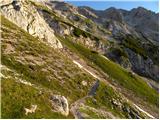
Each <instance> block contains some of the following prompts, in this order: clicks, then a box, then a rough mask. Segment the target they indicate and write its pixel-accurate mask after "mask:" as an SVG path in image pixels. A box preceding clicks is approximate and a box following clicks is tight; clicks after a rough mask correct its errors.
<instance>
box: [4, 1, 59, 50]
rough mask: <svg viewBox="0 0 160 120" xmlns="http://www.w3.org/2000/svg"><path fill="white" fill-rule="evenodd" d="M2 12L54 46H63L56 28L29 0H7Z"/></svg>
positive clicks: (30, 32)
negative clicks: (50, 24) (47, 21)
mask: <svg viewBox="0 0 160 120" xmlns="http://www.w3.org/2000/svg"><path fill="white" fill-rule="evenodd" d="M1 12H2V14H3V15H4V16H5V17H6V18H8V19H9V20H10V21H12V22H13V23H15V24H16V25H18V26H19V27H21V28H23V29H24V30H25V31H27V32H28V33H29V34H31V35H33V36H35V37H39V38H40V39H41V40H45V41H46V43H47V44H49V45H51V46H52V47H54V48H62V45H61V43H60V42H59V40H58V39H57V38H56V37H55V35H54V30H53V29H51V28H50V27H49V26H48V24H47V23H46V22H45V20H44V19H43V18H42V16H41V15H40V14H39V13H38V11H37V9H36V8H35V6H33V5H32V4H31V3H29V2H27V1H21V2H20V1H12V0H11V1H8V2H7V1H5V2H4V3H3V4H2V5H1Z"/></svg>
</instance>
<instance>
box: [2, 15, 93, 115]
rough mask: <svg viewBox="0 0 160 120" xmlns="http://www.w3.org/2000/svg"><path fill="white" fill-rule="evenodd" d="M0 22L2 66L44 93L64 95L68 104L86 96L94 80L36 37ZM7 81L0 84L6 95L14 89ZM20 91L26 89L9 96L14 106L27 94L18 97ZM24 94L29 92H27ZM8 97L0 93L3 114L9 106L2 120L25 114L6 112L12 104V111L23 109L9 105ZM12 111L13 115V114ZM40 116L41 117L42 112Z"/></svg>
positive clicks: (9, 23)
mask: <svg viewBox="0 0 160 120" xmlns="http://www.w3.org/2000/svg"><path fill="white" fill-rule="evenodd" d="M1 20H2V38H3V39H2V58H1V61H2V64H3V65H5V66H7V67H8V68H10V69H13V70H15V71H16V72H17V73H18V74H20V75H21V79H24V80H27V81H30V82H31V83H34V84H36V85H38V86H41V87H43V88H45V89H47V90H51V91H52V92H53V93H55V94H61V95H64V96H66V97H67V99H68V100H69V104H70V103H72V102H73V101H75V100H77V99H79V98H80V97H83V96H85V95H86V94H87V92H88V90H89V88H90V86H91V85H92V82H93V81H94V78H93V77H91V76H90V75H88V74H86V73H84V72H83V71H81V70H80V69H79V68H77V67H76V66H75V65H74V64H73V63H72V62H71V61H70V60H69V59H68V58H66V57H65V56H63V54H62V53H61V52H58V51H57V50H54V49H53V48H51V47H49V46H47V45H45V44H44V43H42V42H40V41H39V40H38V39H37V38H34V37H32V36H31V35H29V34H28V33H27V32H25V31H24V30H22V29H20V28H19V27H17V26H16V25H14V24H13V23H11V22H10V21H8V20H7V19H5V18H4V17H3V16H1ZM8 46H12V48H14V52H10V53H8V52H7V50H9V48H8ZM26 56H31V58H33V59H26ZM36 59H39V60H40V64H36V62H35V61H36ZM42 63H43V64H42ZM13 80H14V79H13ZM83 80H86V81H87V82H88V86H86V87H84V86H83V85H82V84H81V81H83ZM9 81H12V80H8V82H7V81H4V82H2V86H3V88H2V89H5V91H6V92H9V90H10V89H13V88H14V87H13V86H10V85H9V84H8V83H9ZM11 84H13V85H14V84H16V83H14V82H13V83H11ZM7 86H8V87H7ZM17 86H19V85H17ZM23 89H25V87H24V88H23V87H19V89H16V91H15V93H14V92H13V93H12V92H11V93H10V97H11V96H12V97H14V96H15V95H16V97H17V104H18V103H19V102H20V103H21V101H22V99H24V98H25V97H27V95H28V94H23V93H22V92H21V93H20V94H18V93H19V92H20V91H23ZM31 91H32V90H31ZM2 92H3V91H2ZM27 92H28V93H29V92H30V91H29V89H28V91H27ZM7 94H8V93H2V102H4V104H2V111H3V108H4V107H5V104H6V103H7V106H8V108H5V113H4V112H2V117H3V118H14V117H15V115H14V114H16V113H17V114H20V113H21V114H23V112H24V111H21V112H20V111H14V110H13V109H9V107H11V106H12V105H13V106H12V107H13V108H14V107H18V108H19V107H22V105H23V104H20V106H17V104H13V103H14V101H13V103H12V102H9V101H10V99H8V98H6V96H7ZM25 95H26V96H25ZM22 96H24V97H22ZM48 99H49V98H48ZM26 100H28V99H26ZM31 100H32V99H31ZM24 101H25V100H24ZM28 102H31V101H28ZM44 103H45V102H44ZM3 105H4V106H3ZM7 106H6V107H7ZM19 110H20V108H19ZM13 112H15V113H14V114H13ZM19 112H20V113H19ZM40 113H41V114H42V113H43V112H40ZM42 115H43V114H42ZM16 116H17V118H21V117H23V116H20V115H16ZM31 117H32V118H37V117H38V115H37V116H36V115H35V116H34V115H33V116H31ZM44 117H46V118H49V116H47V115H44ZM50 117H51V116H50ZM52 118H57V116H52Z"/></svg>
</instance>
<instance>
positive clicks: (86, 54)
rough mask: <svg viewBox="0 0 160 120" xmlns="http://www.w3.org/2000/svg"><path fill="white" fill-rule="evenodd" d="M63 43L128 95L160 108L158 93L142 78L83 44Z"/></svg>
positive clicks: (67, 41)
mask: <svg viewBox="0 0 160 120" xmlns="http://www.w3.org/2000/svg"><path fill="white" fill-rule="evenodd" d="M61 39H62V38H61ZM62 42H63V44H65V45H67V46H68V48H69V49H70V50H71V51H73V52H76V53H77V54H79V55H81V56H82V57H83V58H84V59H87V60H89V61H91V62H92V63H94V64H95V65H97V66H98V67H99V68H101V69H102V70H103V71H104V72H105V73H107V74H108V75H109V76H110V78H113V79H114V80H115V81H114V82H116V83H117V84H118V85H119V86H120V87H122V88H123V89H126V90H127V91H128V93H129V92H131V93H133V94H134V95H135V96H137V97H140V98H141V99H143V101H145V102H148V103H150V104H152V105H154V106H157V107H158V93H157V92H156V91H155V90H154V89H152V88H150V87H149V86H148V85H147V83H145V82H144V81H143V80H142V79H141V78H140V77H138V76H135V75H132V73H130V72H128V71H126V70H125V69H123V68H122V67H120V66H119V65H118V64H115V63H113V62H112V61H109V60H107V59H105V58H104V57H102V56H101V55H100V54H95V53H94V52H92V51H91V50H89V49H87V48H85V47H84V46H82V45H81V44H77V43H75V42H73V41H72V40H71V39H70V38H68V39H67V38H66V39H62Z"/></svg>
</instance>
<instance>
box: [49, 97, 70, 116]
mask: <svg viewBox="0 0 160 120" xmlns="http://www.w3.org/2000/svg"><path fill="white" fill-rule="evenodd" d="M50 100H51V103H52V108H53V110H55V111H57V112H60V113H61V114H62V115H65V116H67V115H68V114H69V108H68V101H67V99H66V98H65V97H64V96H61V95H53V96H51V98H50Z"/></svg>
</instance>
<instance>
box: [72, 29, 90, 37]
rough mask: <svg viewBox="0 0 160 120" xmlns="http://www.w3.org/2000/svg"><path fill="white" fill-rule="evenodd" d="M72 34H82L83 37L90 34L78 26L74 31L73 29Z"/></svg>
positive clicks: (78, 35)
mask: <svg viewBox="0 0 160 120" xmlns="http://www.w3.org/2000/svg"><path fill="white" fill-rule="evenodd" d="M73 34H74V35H75V36H77V37H80V35H82V36H83V37H85V38H87V37H89V36H90V35H89V34H88V33H86V32H84V31H82V30H81V29H79V28H74V31H73Z"/></svg>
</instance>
